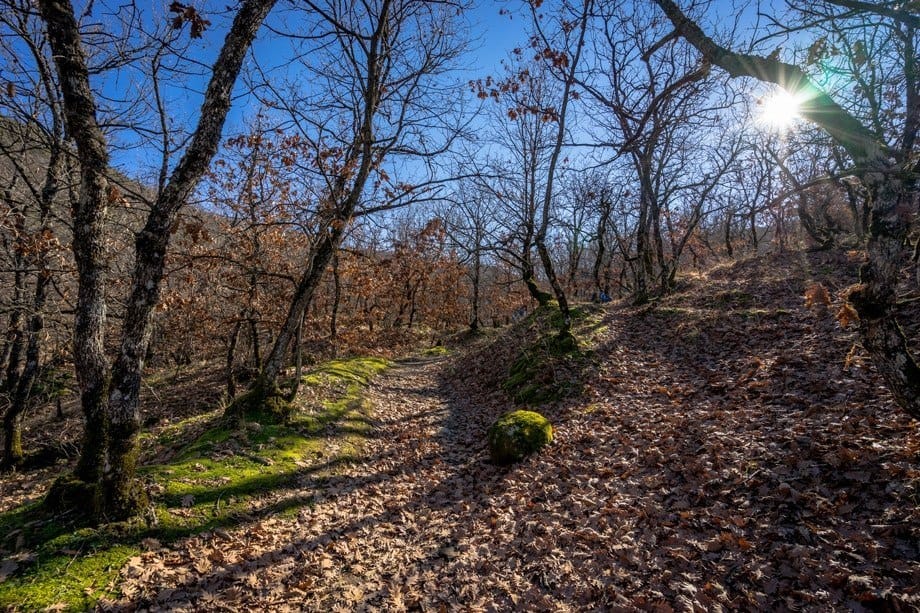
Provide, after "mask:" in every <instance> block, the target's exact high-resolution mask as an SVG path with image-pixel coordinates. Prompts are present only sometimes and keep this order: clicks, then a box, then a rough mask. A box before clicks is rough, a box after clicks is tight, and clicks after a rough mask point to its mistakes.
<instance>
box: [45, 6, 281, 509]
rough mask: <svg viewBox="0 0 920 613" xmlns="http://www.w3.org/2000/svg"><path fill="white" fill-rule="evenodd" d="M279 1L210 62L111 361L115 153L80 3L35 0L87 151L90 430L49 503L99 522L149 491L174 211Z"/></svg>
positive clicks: (79, 207) (139, 250)
mask: <svg viewBox="0 0 920 613" xmlns="http://www.w3.org/2000/svg"><path fill="white" fill-rule="evenodd" d="M273 5H274V0H244V2H243V3H242V4H241V5H240V8H239V10H238V12H237V13H236V16H235V18H234V20H233V24H232V26H231V27H230V30H229V31H228V33H227V36H226V39H225V41H224V44H223V46H222V48H221V50H220V53H219V55H218V58H217V61H216V62H215V64H214V67H213V69H212V73H211V79H210V82H209V83H208V87H207V91H206V93H205V96H204V102H203V104H202V108H201V112H200V116H199V122H198V125H197V128H196V130H195V132H194V134H193V136H192V138H191V140H190V142H189V144H188V146H187V148H186V149H185V151H184V153H183V155H182V158H181V160H180V161H179V162H178V163H177V164H176V166H175V167H174V168H173V169H172V172H171V173H169V178H168V179H167V180H166V182H165V184H164V186H163V189H162V190H161V191H159V193H158V195H157V198H156V200H155V202H154V203H153V205H152V206H151V209H150V212H149V214H148V216H147V219H146V222H145V224H144V227H143V228H142V229H141V230H140V231H139V232H138V233H137V235H136V240H135V265H134V271H133V274H132V283H131V285H132V289H131V291H130V297H129V302H128V306H127V310H126V313H125V317H124V321H123V324H122V331H121V340H120V342H119V350H118V354H117V356H116V358H115V361H114V364H112V365H111V366H110V363H109V360H108V357H107V355H106V352H105V324H106V285H107V284H106V274H105V270H106V259H107V255H108V254H107V250H106V246H105V236H106V229H105V223H106V215H107V210H108V206H109V204H110V200H111V198H112V192H111V190H110V182H109V179H108V176H107V173H108V169H109V160H110V152H109V147H108V144H107V141H106V137H105V135H104V133H103V131H102V129H101V127H100V123H99V120H98V116H97V108H98V105H97V102H96V92H95V91H94V90H93V88H92V85H91V83H90V80H89V66H88V63H87V59H86V49H85V47H84V44H83V35H82V33H81V29H80V25H79V22H78V20H77V16H76V14H75V12H74V8H73V6H72V5H71V3H70V2H69V0H41V1H40V2H39V3H38V9H39V13H40V15H41V18H42V20H43V21H44V23H45V26H46V28H47V36H48V41H49V43H50V46H51V49H52V51H53V57H54V63H55V67H56V69H57V74H58V80H59V83H60V87H61V91H62V95H63V107H64V115H65V118H66V124H67V131H68V133H69V135H70V137H71V138H72V139H73V141H74V143H75V146H76V149H77V152H78V154H79V157H80V185H79V188H78V194H77V198H76V202H75V203H74V206H73V228H74V229H73V245H72V247H73V253H74V258H75V260H76V264H77V277H78V298H77V308H76V315H75V323H74V362H75V364H76V370H77V382H78V384H79V387H80V401H81V405H82V408H83V413H84V416H85V419H86V431H85V435H84V443H83V448H82V451H81V455H80V461H79V463H78V465H77V469H76V471H75V473H74V475H73V477H68V478H63V479H61V480H59V481H58V482H57V483H56V484H55V486H54V487H53V488H52V490H51V492H50V493H49V495H48V502H49V503H50V504H51V505H52V507H65V508H74V507H76V506H77V505H79V506H80V507H82V508H83V509H85V510H87V511H88V512H89V514H91V515H93V516H94V517H95V518H97V519H101V518H121V517H126V516H129V515H131V514H133V513H135V512H136V511H137V510H138V508H139V506H141V505H142V504H144V498H145V495H144V492H143V490H142V488H141V487H140V485H139V484H138V483H137V482H136V481H135V471H136V464H137V453H138V449H137V434H138V431H139V429H140V413H139V406H138V398H139V390H140V382H141V373H142V372H143V366H144V358H145V356H146V352H147V346H148V343H149V341H150V333H151V322H150V319H151V314H152V313H153V309H154V307H155V306H156V304H157V301H158V297H159V292H160V285H161V281H162V279H163V271H164V261H165V256H166V248H167V246H168V245H169V241H170V237H171V234H172V226H173V222H174V220H175V218H176V215H177V214H178V212H179V210H180V209H181V207H182V206H183V205H184V204H185V203H186V201H187V199H188V197H189V195H190V194H191V193H192V191H193V190H194V189H195V187H196V185H197V184H198V181H199V179H200V178H201V175H202V174H203V173H204V171H205V170H206V169H207V166H208V164H209V163H210V161H211V158H212V157H213V155H214V153H215V152H216V150H217V145H218V141H219V139H220V136H221V131H222V129H223V125H224V120H225V119H226V116H227V112H228V110H229V108H230V101H231V91H232V89H233V86H234V84H235V82H236V78H237V75H238V74H239V71H240V68H241V66H242V63H243V58H244V57H245V55H246V53H247V52H248V50H249V47H250V46H251V44H252V41H253V39H254V38H255V34H256V32H257V31H258V29H259V27H260V26H261V24H262V21H263V20H264V19H265V17H266V15H267V14H268V12H269V11H270V10H271V8H272V6H273ZM196 16H197V14H196V13H194V14H193V15H192V16H191V21H192V24H191V26H192V31H193V33H195V32H196V29H195V28H196V27H197V28H199V29H200V28H201V27H203V24H202V23H201V22H200V21H196V19H195V17H196ZM199 33H200V32H199ZM87 502H89V503H90V504H89V507H90V508H89V509H87V508H86V507H87Z"/></svg>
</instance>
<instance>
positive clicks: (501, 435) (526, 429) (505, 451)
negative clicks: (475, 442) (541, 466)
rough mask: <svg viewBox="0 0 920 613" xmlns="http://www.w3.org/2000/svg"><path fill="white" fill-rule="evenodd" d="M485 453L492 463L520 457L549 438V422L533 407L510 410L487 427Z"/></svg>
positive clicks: (501, 463) (551, 433) (512, 460)
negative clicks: (487, 448)
mask: <svg viewBox="0 0 920 613" xmlns="http://www.w3.org/2000/svg"><path fill="white" fill-rule="evenodd" d="M488 439H489V453H490V454H491V455H492V461H493V462H494V463H495V464H499V465H507V464H512V463H514V462H517V461H519V460H521V459H523V458H524V457H525V456H527V455H529V454H531V453H533V452H535V451H537V450H539V449H540V448H541V447H543V446H544V445H546V444H547V443H549V442H550V441H552V440H553V425H552V424H551V423H549V420H548V419H546V418H545V417H543V416H542V415H540V414H539V413H536V412H534V411H525V410H519V411H511V412H510V413H506V414H505V415H502V416H501V417H499V418H498V420H496V422H495V423H494V424H492V427H491V428H489V434H488Z"/></svg>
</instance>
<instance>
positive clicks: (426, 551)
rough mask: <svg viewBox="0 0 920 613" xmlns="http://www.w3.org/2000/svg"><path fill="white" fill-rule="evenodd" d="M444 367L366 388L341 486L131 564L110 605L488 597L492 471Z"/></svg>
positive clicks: (243, 605)
mask: <svg viewBox="0 0 920 613" xmlns="http://www.w3.org/2000/svg"><path fill="white" fill-rule="evenodd" d="M445 363H446V362H445V361H444V360H443V359H441V360H438V359H434V360H417V361H409V362H403V363H400V364H399V365H397V366H396V367H395V368H393V369H392V370H391V371H390V372H388V373H387V374H386V375H384V376H382V377H380V378H378V379H377V380H376V381H375V382H374V384H373V385H372V387H371V389H369V390H368V397H369V399H370V400H371V402H372V403H373V406H374V414H375V420H376V424H375V426H376V428H375V433H374V435H373V437H372V439H371V440H370V441H369V442H368V444H367V446H366V448H365V460H364V461H363V462H362V463H360V464H356V465H353V466H351V467H348V468H346V469H345V474H343V475H341V476H336V477H333V478H330V479H326V480H324V481H322V482H315V481H311V480H310V479H305V480H304V482H303V487H304V489H310V490H313V491H314V492H315V493H314V495H313V499H312V504H311V505H310V506H309V507H305V508H303V509H301V510H300V512H299V513H298V515H297V516H296V517H270V518H267V519H264V520H261V521H258V522H256V523H254V524H251V525H245V526H241V527H239V528H236V529H233V530H229V531H223V530H217V531H215V533H208V534H204V535H201V536H199V537H196V538H193V539H190V540H188V541H185V542H182V543H180V544H178V545H177V546H176V547H175V548H174V549H170V550H159V551H156V552H150V553H146V554H144V555H143V556H142V557H141V558H135V559H133V560H132V562H131V563H130V564H129V565H128V567H127V568H126V569H125V571H124V572H123V576H124V577H125V580H124V582H123V584H122V590H123V591H124V593H125V595H126V599H125V600H123V601H121V602H119V603H118V604H119V605H120V606H124V607H131V608H133V607H135V606H140V607H151V608H160V607H170V608H175V607H179V608H191V609H200V608H207V609H211V610H233V609H243V610H252V609H255V608H257V607H258V608H267V609H268V610H273V611H279V610H285V608H287V609H291V610H303V609H308V610H323V611H333V610H337V608H338V609H341V610H354V609H356V608H359V609H360V608H370V609H377V608H380V609H386V610H400V609H403V608H412V607H415V606H419V605H422V606H424V607H425V608H428V606H432V605H438V604H446V605H450V604H451V603H458V602H464V603H466V606H467V607H469V606H473V607H476V605H479V606H486V605H487V604H488V603H489V602H491V601H494V599H495V596H496V595H495V594H492V595H489V596H487V595H485V594H482V593H481V591H480V588H479V583H480V577H481V576H483V575H489V574H491V573H494V571H495V565H496V564H500V563H502V560H501V559H500V558H499V559H496V558H494V556H493V555H491V553H490V551H489V547H488V545H487V543H486V542H478V541H480V540H484V539H481V538H478V537H488V536H489V532H490V531H489V528H488V524H489V522H490V521H491V522H492V523H493V524H494V521H495V520H494V515H489V514H488V513H483V511H484V510H485V507H487V506H491V500H490V496H489V494H488V490H489V489H490V488H489V487H488V482H489V481H491V482H493V484H494V480H495V478H496V477H497V476H499V472H498V470H497V469H495V468H494V467H492V466H491V465H489V464H488V463H487V462H486V461H485V453H484V446H483V443H482V434H481V433H482V431H483V430H482V427H483V426H482V424H477V423H476V420H474V419H465V418H464V417H463V416H464V414H466V413H467V411H466V410H465V409H467V408H468V407H466V405H465V402H466V401H465V400H464V399H463V398H461V397H459V395H458V394H457V393H455V392H454V391H452V390H451V389H449V387H448V386H447V385H445V384H444V383H442V381H441V377H442V371H443V367H444V365H445ZM483 472H485V473H488V475H489V477H490V478H487V479H486V480H485V481H484V480H483V474H482V473H483ZM484 486H486V487H484ZM304 493H306V492H304ZM490 517H491V518H492V519H491V520H490ZM477 524H478V525H477ZM448 577H449V578H450V579H449V580H446V579H447V578H448ZM509 587H510V586H509Z"/></svg>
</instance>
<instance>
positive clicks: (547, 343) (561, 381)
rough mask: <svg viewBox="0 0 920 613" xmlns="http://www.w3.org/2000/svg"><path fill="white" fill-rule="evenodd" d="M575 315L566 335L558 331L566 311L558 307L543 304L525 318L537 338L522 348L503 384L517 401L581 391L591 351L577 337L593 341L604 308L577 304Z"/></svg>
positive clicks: (542, 399)
mask: <svg viewBox="0 0 920 613" xmlns="http://www.w3.org/2000/svg"><path fill="white" fill-rule="evenodd" d="M571 314H572V331H571V332H570V333H563V334H560V333H559V332H557V330H558V328H559V326H560V325H561V323H562V314H561V313H560V312H559V309H558V308H556V307H553V306H546V307H539V308H538V309H536V310H535V311H534V312H533V313H532V314H531V315H529V316H528V319H526V320H525V325H527V326H529V327H530V328H532V329H533V330H534V331H535V332H536V334H535V335H536V340H535V341H534V342H532V343H530V344H528V345H526V346H524V347H523V348H522V349H521V351H520V353H519V354H518V356H517V358H515V360H514V362H512V364H511V367H510V368H509V370H508V377H507V379H505V381H504V383H503V384H502V389H504V390H505V391H506V392H507V393H508V394H509V395H510V396H511V397H512V398H513V399H514V401H515V402H518V403H521V404H531V405H533V404H537V405H538V404H543V403H545V402H550V401H552V400H558V399H560V398H564V397H567V396H573V395H577V394H578V392H579V391H580V390H581V382H580V379H581V377H580V374H581V371H582V370H584V368H585V367H586V366H587V365H588V364H589V363H590V358H591V354H590V352H589V351H587V350H585V349H584V348H583V346H582V343H580V342H579V340H578V338H577V337H581V338H582V339H584V341H586V342H590V341H591V340H592V339H593V338H594V337H596V336H597V334H598V330H602V329H603V326H602V325H601V324H600V320H601V311H597V310H590V308H589V307H576V308H574V309H572V311H571Z"/></svg>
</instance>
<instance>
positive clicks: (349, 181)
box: [228, 0, 462, 417]
mask: <svg viewBox="0 0 920 613" xmlns="http://www.w3.org/2000/svg"><path fill="white" fill-rule="evenodd" d="M307 6H308V7H309V8H310V10H311V11H312V12H313V13H314V14H315V15H317V16H318V18H317V19H316V20H315V21H311V22H310V23H309V24H308V25H307V29H306V31H305V32H301V33H290V36H294V37H295V38H296V39H298V40H304V41H319V42H318V43H317V47H316V48H315V49H313V50H311V52H310V53H309V54H308V55H306V56H304V57H303V58H302V60H301V63H302V67H303V68H304V70H306V71H307V72H308V73H310V74H312V75H313V76H314V78H313V79H312V80H311V86H310V88H309V90H307V91H303V90H302V89H301V87H300V83H297V84H295V86H293V87H291V88H287V89H284V88H280V87H273V86H270V84H269V83H268V82H266V83H264V84H263V86H264V87H266V88H268V89H273V90H274V92H273V93H274V95H273V96H271V97H270V99H271V104H273V105H275V106H276V107H278V108H279V110H280V111H281V115H282V116H283V117H284V118H285V120H286V121H287V122H288V123H289V127H290V129H292V130H295V131H296V132H297V134H299V135H300V136H301V138H303V139H304V141H305V142H306V143H307V144H308V147H309V148H310V150H311V153H312V159H309V163H308V164H303V165H301V166H300V167H299V168H300V170H301V172H302V173H303V175H304V176H303V178H302V180H303V181H304V182H305V183H308V184H311V185H312V186H313V188H312V189H313V192H312V194H313V195H312V201H311V202H305V203H304V215H305V216H306V217H308V218H309V222H308V223H307V224H305V225H307V226H309V227H310V228H311V230H310V231H311V235H312V236H311V239H312V245H311V248H310V254H309V256H308V258H307V261H306V262H305V263H304V266H303V269H302V272H301V275H300V277H299V279H298V282H297V284H296V287H295V291H294V295H293V298H292V300H291V302H290V304H289V308H288V312H287V316H286V318H285V320H284V323H283V324H282V326H281V328H280V329H279V330H278V332H277V335H276V336H275V342H274V344H273V346H272V348H271V350H270V352H269V354H268V356H267V357H266V359H265V362H264V364H263V367H262V371H261V373H260V375H259V377H258V379H257V380H256V382H255V383H254V385H253V387H252V389H251V390H250V392H249V393H247V394H246V395H244V396H243V397H241V398H240V399H238V401H237V402H235V403H234V404H233V405H231V407H230V408H229V409H228V411H229V413H230V415H231V416H233V417H239V416H240V415H242V414H246V413H251V412H253V411H255V412H262V411H263V409H264V408H265V407H266V406H272V407H281V406H282V405H281V404H279V403H274V402H273V403H271V404H266V400H267V399H271V398H274V397H277V396H278V394H279V390H278V380H279V377H280V375H281V373H282V371H283V369H284V367H285V365H286V356H287V352H288V348H289V347H290V344H291V342H292V341H293V339H294V337H295V335H296V332H297V327H298V326H299V325H300V322H301V321H302V319H303V314H304V312H305V311H306V309H307V307H308V306H309V305H310V302H311V300H312V299H313V295H314V293H315V291H316V289H317V287H319V285H320V282H321V281H322V278H323V275H324V274H325V273H326V270H327V269H328V267H329V264H330V262H331V261H332V259H333V257H334V256H335V253H336V250H337V249H338V247H339V245H340V243H341V242H342V240H343V238H344V236H345V235H346V232H347V231H348V228H349V225H350V224H351V223H352V220H353V219H354V218H355V216H360V215H367V214H370V213H373V212H375V211H377V210H380V209H386V208H392V207H393V206H395V205H394V200H398V199H400V198H403V199H406V200H411V199H412V198H413V194H414V193H416V192H417V191H418V190H419V188H418V186H417V185H415V184H413V183H411V182H409V181H406V180H403V181H397V180H395V179H392V178H391V177H390V172H392V171H393V168H392V167H388V166H387V162H390V161H391V160H392V158H400V157H404V156H408V157H413V158H417V159H421V160H425V159H430V158H431V156H433V155H434V154H435V153H437V152H442V151H445V150H446V149H447V147H448V146H449V145H450V143H451V142H452V140H453V138H454V137H455V136H456V135H457V133H458V129H457V125H456V124H452V123H451V119H452V118H453V116H454V115H453V113H451V112H450V109H451V103H450V101H449V96H450V95H451V92H450V90H446V89H444V88H445V87H446V86H445V83H444V82H443V81H439V77H441V76H443V75H444V74H445V73H446V72H447V71H448V70H449V69H450V68H451V67H452V62H453V60H454V59H455V58H456V56H457V54H458V53H459V51H460V49H461V48H462V45H461V44H460V42H459V39H458V36H457V31H456V19H457V16H458V14H459V13H460V11H461V9H462V5H461V4H460V3H457V2H421V1H418V0H379V1H377V2H368V3H361V4H355V3H352V2H343V1H340V0H329V1H328V2H308V3H307ZM375 194H376V196H377V198H378V200H377V203H376V205H375V203H373V202H369V200H370V198H371V197H372V196H374V195H375ZM381 196H382V197H381ZM381 201H384V202H385V203H386V204H380V202H381ZM279 410H280V412H281V413H284V412H285V411H284V409H283V408H282V409H279ZM283 416H284V415H280V417H283Z"/></svg>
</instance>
